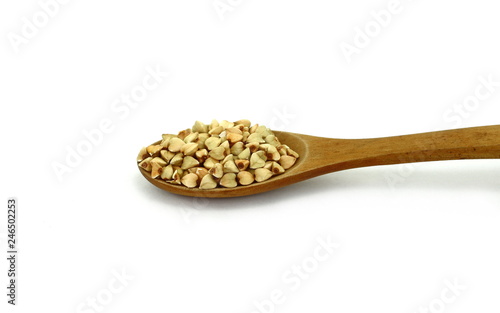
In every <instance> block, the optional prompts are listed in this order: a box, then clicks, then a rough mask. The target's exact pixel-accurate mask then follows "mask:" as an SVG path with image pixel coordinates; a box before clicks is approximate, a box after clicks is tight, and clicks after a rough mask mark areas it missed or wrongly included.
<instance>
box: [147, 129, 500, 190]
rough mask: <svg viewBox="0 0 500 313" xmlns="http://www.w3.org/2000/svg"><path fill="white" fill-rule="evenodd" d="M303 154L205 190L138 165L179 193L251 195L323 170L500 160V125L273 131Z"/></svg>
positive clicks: (161, 185)
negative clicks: (278, 170)
mask: <svg viewBox="0 0 500 313" xmlns="http://www.w3.org/2000/svg"><path fill="white" fill-rule="evenodd" d="M274 133H275V134H276V136H277V137H278V138H279V140H280V141H281V142H282V143H284V144H286V145H288V146H290V147H291V148H292V149H293V150H295V151H297V153H299V155H300V158H299V159H298V160H297V162H296V163H295V165H294V166H293V167H292V168H290V169H288V170H287V171H286V172H285V173H283V174H281V175H278V176H275V177H272V178H271V179H269V180H267V181H264V182H260V183H253V184H251V185H248V186H238V187H234V188H215V189H210V190H201V189H198V188H187V187H184V186H179V185H173V184H170V183H167V182H165V181H162V180H160V179H153V178H151V176H150V174H149V173H148V172H147V171H145V170H143V169H142V168H140V167H139V170H140V171H141V173H142V175H144V177H146V179H148V180H149V181H150V182H151V183H152V184H153V185H155V186H157V187H159V188H161V189H164V190H166V191H169V192H173V193H176V194H180V195H185V196H192V197H208V198H226V197H238V196H247V195H252V194H257V193H262V192H266V191H269V190H273V189H276V188H280V187H284V186H287V185H290V184H294V183H297V182H300V181H303V180H306V179H309V178H313V177H316V176H319V175H323V174H327V173H331V172H336V171H341V170H346V169H351V168H357V167H366V166H375V165H388V164H400V163H412V162H425V161H442V160H459V159H500V125H494V126H482V127H472V128H462V129H454V130H444V131H437V132H429V133H421V134H412V135H403V136H394V137H383V138H370V139H334V138H323V137H315V136H309V135H302V134H296V133H288V132H279V131H274Z"/></svg>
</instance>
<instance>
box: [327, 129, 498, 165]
mask: <svg viewBox="0 0 500 313" xmlns="http://www.w3.org/2000/svg"><path fill="white" fill-rule="evenodd" d="M341 141H342V139H341ZM331 143H332V145H331V146H333V147H332V148H331V149H328V150H329V151H328V154H329V160H330V162H331V164H330V166H328V167H330V168H328V169H327V170H329V171H336V170H342V169H348V168H356V167H364V166H373V165H387V164H400V163H412V162H425V161H441V160H460V159H500V125H493V126H481V127H471V128H462V129H453V130H444V131H436V132H429V133H420V134H412V135H403V136H394V137H384V138H373V139H353V140H345V141H344V142H343V143H342V142H339V139H332V140H331ZM341 146H343V148H342V149H340V147H341ZM342 150H343V151H342Z"/></svg>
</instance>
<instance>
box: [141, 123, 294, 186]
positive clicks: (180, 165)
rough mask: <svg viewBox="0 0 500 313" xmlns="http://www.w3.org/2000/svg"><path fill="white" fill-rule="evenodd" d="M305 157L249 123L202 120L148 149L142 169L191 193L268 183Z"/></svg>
mask: <svg viewBox="0 0 500 313" xmlns="http://www.w3.org/2000/svg"><path fill="white" fill-rule="evenodd" d="M298 157H299V155H298V154H297V152H295V151H293V150H292V149H290V147H288V146H287V145H284V144H281V143H280V142H279V140H278V138H277V137H276V136H275V135H274V134H273V132H272V131H271V130H270V129H269V128H267V127H265V126H263V125H259V124H255V125H251V123H250V121H249V120H239V121H236V122H229V121H226V120H224V121H221V122H218V121H217V120H213V121H212V122H211V123H210V124H204V123H202V122H199V121H196V122H195V124H194V125H193V127H192V128H188V129H185V130H182V131H180V132H179V133H178V134H177V135H172V134H163V135H162V141H161V142H160V143H159V144H156V145H150V146H148V147H144V148H142V149H141V151H140V152H139V155H138V156H137V162H138V163H139V166H140V167H141V168H143V169H144V170H146V171H148V172H150V173H151V177H152V178H156V179H162V180H165V181H166V182H169V183H172V184H177V185H184V186H186V187H188V188H195V187H199V188H200V189H212V188H216V187H219V186H220V187H236V186H238V185H243V186H245V185H249V184H252V183H254V182H262V181H265V180H267V179H269V178H271V177H272V176H274V175H279V174H282V173H283V172H285V170H287V169H289V168H290V167H292V166H293V165H294V164H295V161H296V160H297V158H298Z"/></svg>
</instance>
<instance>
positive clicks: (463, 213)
mask: <svg viewBox="0 0 500 313" xmlns="http://www.w3.org/2000/svg"><path fill="white" fill-rule="evenodd" d="M47 1H48V0H42V3H45V2H47ZM222 3H226V4H227V3H229V4H228V5H230V6H231V9H232V10H231V11H227V12H224V13H221V14H219V13H220V12H217V10H216V9H215V7H214V5H213V4H214V3H213V1H212V0H205V1H162V2H161V1H152V0H145V1H67V3H66V4H59V5H58V7H57V10H56V8H55V7H52V8H51V9H52V11H53V12H52V13H53V14H52V15H53V16H51V17H49V18H48V19H47V20H45V21H44V14H45V13H40V12H44V11H42V8H41V6H40V4H39V2H37V1H34V0H33V1H26V0H25V1H3V2H2V3H1V4H0V21H1V22H0V23H1V24H0V25H1V28H0V30H1V34H0V35H1V38H2V39H1V40H0V86H1V93H0V97H1V98H0V100H1V103H2V105H1V109H0V110H1V114H0V116H1V117H0V118H1V126H0V127H1V129H0V132H1V136H2V145H3V146H4V148H3V149H2V156H1V161H2V168H3V172H2V175H1V177H2V178H1V184H2V186H1V199H3V200H2V201H5V202H4V203H5V204H4V205H5V207H6V206H7V204H6V199H7V197H11V196H15V197H17V198H18V201H19V206H20V207H19V214H18V215H19V225H18V226H19V227H18V228H19V237H18V238H19V251H20V254H19V256H18V258H19V260H18V262H19V263H18V267H19V279H18V284H19V285H18V286H19V289H18V306H17V307H15V308H12V307H11V306H10V305H7V304H6V301H7V298H6V296H5V295H4V293H5V292H6V285H7V277H6V269H7V263H6V260H5V259H6V255H5V249H6V245H5V243H6V227H5V226H6V209H5V210H4V213H2V214H1V218H0V222H1V227H0V235H1V237H0V240H1V241H2V242H1V246H2V251H3V252H2V253H1V255H2V257H1V260H2V261H1V263H0V266H1V267H0V268H2V271H1V273H0V277H1V278H0V282H1V284H2V285H1V290H4V291H3V292H2V295H1V296H0V299H1V307H2V309H1V311H2V312H99V311H100V312H254V311H255V312H258V309H257V307H258V305H259V304H261V305H262V306H263V308H262V309H261V311H262V312H367V311H370V312H373V311H375V312H386V313H387V312H408V313H412V312H419V310H421V309H422V310H424V309H425V308H427V309H429V306H431V307H432V310H430V311H429V312H444V311H446V312H454V313H459V312H472V311H476V312H494V311H498V310H499V309H500V303H499V302H498V294H499V292H500V287H499V286H500V285H499V283H498V282H499V281H500V267H499V266H498V264H500V252H499V246H500V227H499V225H500V210H499V208H500V207H499V203H500V195H499V192H498V191H499V187H500V180H499V179H498V178H499V177H500V163H499V161H498V160H472V161H471V160H466V161H444V162H433V163H426V164H413V165H411V166H402V165H399V166H381V167H372V168H364V169H356V170H349V171H344V172H339V173H334V174H329V175H325V176H322V177H318V178H315V179H312V180H309V181H306V182H303V183H300V184H297V185H294V186H289V187H286V188H283V189H281V190H276V191H272V192H269V193H267V194H261V195H256V196H251V197H245V198H235V199H220V200H200V201H196V200H194V199H191V198H186V197H181V196H176V195H173V194H169V193H166V192H164V191H162V190H159V189H157V188H156V187H154V186H152V185H151V184H149V183H148V182H147V181H146V180H145V179H144V178H143V177H142V176H141V175H140V173H139V171H138V170H137V168H136V164H135V157H136V155H137V152H138V150H139V149H140V148H141V147H142V146H144V145H147V144H149V143H151V142H153V141H156V140H158V139H159V138H160V135H161V134H162V133H168V132H176V131H179V130H181V129H184V128H187V127H191V126H192V124H193V122H194V121H195V120H201V121H205V122H209V121H210V120H211V119H212V118H217V119H228V120H237V119H241V118H248V119H250V120H251V121H252V122H254V123H260V124H264V125H267V126H272V127H274V128H276V129H281V130H286V131H292V132H297V133H306V134H311V135H319V136H326V137H337V138H367V137H383V136H391V135H402V134H410V133H418V132H427V131H434V130H443V129H451V128H457V127H469V126H481V125H493V124H500V114H499V113H500V106H499V101H500V87H498V86H496V87H494V88H493V90H492V91H491V93H490V94H489V95H488V96H487V97H483V98H484V99H482V100H480V101H477V103H474V99H473V98H474V97H475V92H476V89H477V88H483V91H484V90H485V89H484V87H478V86H480V85H481V82H480V80H481V79H488V77H489V78H490V79H492V80H493V81H496V82H498V81H500V42H499V37H498V29H500V19H499V18H498V9H499V7H498V4H496V3H495V2H493V1H486V0H484V1H474V2H472V1H439V3H436V2H435V1H428V0H427V1H425V0H418V1H417V0H414V1H409V0H401V2H400V3H399V5H397V8H398V9H397V11H398V13H393V14H391V15H390V17H387V15H384V17H385V18H386V19H385V24H386V25H385V26H383V27H381V26H380V24H377V25H379V26H378V27H379V29H377V25H374V23H376V22H374V21H376V19H375V17H374V15H371V14H370V12H372V11H374V12H380V10H386V11H387V8H388V6H390V2H389V1H385V0H384V1H336V2H334V1H326V0H325V1H320V0H314V1H284V0H280V1H262V0H261V1H257V0H242V1H236V0H233V1H229V2H227V1H226V0H224V1H222ZM387 12H388V11H387ZM375 15H377V14H375ZM34 16H35V17H38V18H39V21H38V24H39V25H40V27H37V28H36V30H35V31H36V33H33V29H31V31H32V33H31V35H30V34H28V37H30V38H28V37H26V36H24V35H23V33H22V31H23V28H26V27H28V26H26V23H30V22H26V21H27V20H28V21H32V20H33V17H34ZM45 16H47V15H46V14H45ZM24 18H26V19H24ZM389 18H390V20H389ZM40 23H41V24H40ZM43 24H46V25H43ZM35 27H36V26H35ZM365 27H371V28H370V29H371V32H370V34H371V37H368V41H366V40H365V42H364V46H360V42H357V43H358V47H359V50H356V53H355V54H352V55H351V57H350V62H348V58H346V56H345V55H344V53H343V52H342V49H341V45H343V44H342V43H344V44H348V45H353V46H354V45H355V41H354V40H355V37H356V36H357V37H359V36H362V35H359V32H358V31H357V28H359V29H361V31H363V32H365ZM28 28H29V27H28ZM25 31H26V29H25ZM16 36H18V37H16ZM21 36H24V37H23V38H24V41H22V42H21V43H19V41H17V42H18V44H15V43H14V44H13V41H12V40H13V39H12V38H17V40H19V37H21ZM357 37H356V38H357ZM357 39H358V41H359V40H361V39H360V38H357ZM365 39H366V38H365ZM354 47H355V46H354ZM16 50H17V51H16ZM148 68H151V69H155V68H159V69H160V70H161V71H163V72H168V73H169V76H168V78H164V79H163V80H161V83H158V84H157V86H156V88H154V90H150V91H148V92H147V94H146V95H145V100H144V101H142V102H139V104H138V105H137V106H136V107H134V108H131V109H130V110H128V109H126V108H127V107H125V105H124V104H123V103H119V104H115V105H116V106H115V107H114V108H115V109H114V110H113V109H112V106H113V103H114V102H116V100H119V99H120V97H121V95H122V94H130V93H131V92H132V91H133V90H138V89H137V88H140V86H141V84H142V81H143V79H145V77H146V76H147V75H148V70H147V69H148ZM497 84H498V83H497ZM137 86H139V87H137ZM134 88H135V89H134ZM465 99H467V100H466V101H472V102H470V103H467V105H468V106H464V105H463V104H464V100H465ZM459 109H460V110H462V113H461V114H462V115H459V113H457V112H458V111H453V110H459ZM119 110H121V111H119ZM125 110H127V113H124V111H125ZM463 110H465V111H463ZM125 115H126V116H125ZM103 119H104V120H107V121H111V122H112V130H111V131H110V132H108V133H107V134H104V135H103V138H102V140H101V142H100V143H98V144H95V145H93V146H92V151H91V152H90V153H89V154H88V155H87V156H84V157H83V158H82V160H80V163H79V164H78V165H75V164H73V165H75V166H73V167H71V172H66V173H64V174H63V175H62V179H61V181H60V180H59V179H58V177H57V175H56V173H55V171H54V169H53V165H54V164H56V163H60V164H66V163H65V162H66V161H65V158H66V156H67V154H68V152H67V151H68V150H67V149H75V148H76V147H77V145H79V144H82V142H84V140H85V137H84V135H83V132H84V131H90V130H92V129H96V128H97V127H99V123H100V121H101V120H103ZM317 240H331V241H333V242H336V243H338V244H340V246H339V247H338V248H336V249H335V250H334V252H333V253H332V254H331V255H328V257H327V258H326V259H325V260H323V261H317V260H316V261H315V260H314V259H313V258H314V255H315V253H314V251H318V249H320V248H319V247H320V246H318V243H317ZM323 252H324V251H323ZM304 262H305V263H304ZM304 264H305V266H306V267H307V270H309V271H310V273H309V274H308V277H307V278H300V279H298V278H297V277H298V276H295V278H294V279H295V280H294V282H295V283H291V282H290V281H287V280H286V279H285V280H283V277H288V278H290V277H292V276H293V275H291V274H290V272H288V271H289V270H290V269H291V268H292V267H293V266H294V265H297V266H301V267H302V266H304ZM122 271H125V276H127V277H126V281H125V282H124V283H120V282H119V281H118V280H116V278H115V276H116V275H117V274H116V273H117V272H122ZM297 280H298V281H297ZM454 282H457V283H458V284H459V285H460V286H465V290H462V289H460V290H459V291H458V292H457V295H455V294H453V293H452V292H451V291H450V289H449V287H448V286H449V284H450V283H454ZM298 283H300V286H299V287H298V288H293V287H297V286H298ZM110 284H111V288H112V290H113V292H112V291H110V289H109V288H110V287H109V285H110ZM459 288H462V287H459ZM273 290H274V291H273ZM272 292H282V293H283V296H282V297H281V298H280V300H281V301H279V302H280V303H278V304H273V305H270V304H269V303H270V302H269V301H270V299H271V293H272ZM443 295H444V297H445V298H442V297H443ZM92 298H95V299H97V300H96V305H95V306H94V308H92V306H90V305H89V304H88V303H89V301H92V300H91V299H92ZM443 299H445V300H446V302H448V303H445V301H443ZM256 303H257V306H256ZM420 308H421V309H420Z"/></svg>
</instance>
